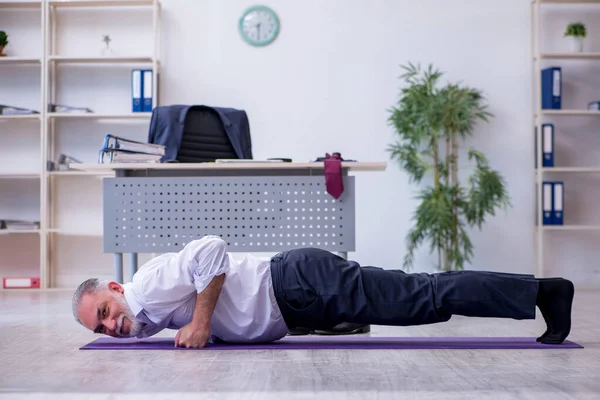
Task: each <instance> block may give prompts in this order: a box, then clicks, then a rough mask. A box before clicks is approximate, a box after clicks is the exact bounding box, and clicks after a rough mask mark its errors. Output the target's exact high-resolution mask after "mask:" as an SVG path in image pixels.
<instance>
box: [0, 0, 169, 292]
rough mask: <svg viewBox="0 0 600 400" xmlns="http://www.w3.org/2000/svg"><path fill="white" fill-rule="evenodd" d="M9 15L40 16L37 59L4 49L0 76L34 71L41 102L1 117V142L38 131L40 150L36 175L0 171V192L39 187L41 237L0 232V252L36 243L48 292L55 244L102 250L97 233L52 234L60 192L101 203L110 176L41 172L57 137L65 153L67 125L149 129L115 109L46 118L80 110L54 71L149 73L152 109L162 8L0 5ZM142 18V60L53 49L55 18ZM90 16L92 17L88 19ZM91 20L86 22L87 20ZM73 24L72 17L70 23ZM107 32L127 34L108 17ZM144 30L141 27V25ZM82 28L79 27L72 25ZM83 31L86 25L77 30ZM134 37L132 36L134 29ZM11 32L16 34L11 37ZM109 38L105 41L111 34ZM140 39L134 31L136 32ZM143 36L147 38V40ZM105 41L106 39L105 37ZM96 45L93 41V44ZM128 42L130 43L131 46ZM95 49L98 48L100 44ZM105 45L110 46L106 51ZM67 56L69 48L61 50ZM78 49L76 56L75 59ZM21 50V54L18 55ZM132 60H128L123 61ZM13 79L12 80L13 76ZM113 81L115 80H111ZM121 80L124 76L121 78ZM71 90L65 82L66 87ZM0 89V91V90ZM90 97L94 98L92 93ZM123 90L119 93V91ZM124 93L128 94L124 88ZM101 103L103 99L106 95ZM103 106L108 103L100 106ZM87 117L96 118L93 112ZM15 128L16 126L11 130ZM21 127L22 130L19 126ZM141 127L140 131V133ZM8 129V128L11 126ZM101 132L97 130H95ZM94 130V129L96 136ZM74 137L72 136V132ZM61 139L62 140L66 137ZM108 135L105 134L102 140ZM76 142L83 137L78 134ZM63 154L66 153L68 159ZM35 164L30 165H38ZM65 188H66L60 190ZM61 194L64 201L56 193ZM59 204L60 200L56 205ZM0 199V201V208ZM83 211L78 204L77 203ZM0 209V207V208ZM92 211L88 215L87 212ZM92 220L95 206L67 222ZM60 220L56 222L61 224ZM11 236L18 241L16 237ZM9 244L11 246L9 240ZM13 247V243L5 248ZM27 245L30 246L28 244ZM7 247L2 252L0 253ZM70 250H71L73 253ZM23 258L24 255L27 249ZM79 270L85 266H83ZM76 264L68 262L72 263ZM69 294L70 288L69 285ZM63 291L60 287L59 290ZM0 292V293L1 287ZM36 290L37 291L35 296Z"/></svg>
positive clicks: (140, 116)
mask: <svg viewBox="0 0 600 400" xmlns="http://www.w3.org/2000/svg"><path fill="white" fill-rule="evenodd" d="M4 9H11V12H20V11H22V10H26V11H27V12H32V10H37V11H39V21H40V32H41V34H40V37H39V41H40V42H39V45H40V48H41V54H31V55H30V54H23V55H21V54H15V55H11V54H10V53H13V52H9V51H8V50H9V49H8V48H7V49H6V50H5V52H6V53H9V55H8V56H7V57H0V70H2V68H3V67H5V66H8V67H12V68H13V69H14V67H15V66H17V67H20V66H27V68H39V79H40V94H39V96H40V99H39V108H37V110H38V111H39V114H34V115H17V116H7V115H0V134H2V135H4V134H7V133H5V132H4V131H3V127H4V126H8V125H9V124H11V125H10V128H7V129H11V130H15V131H16V130H17V128H19V127H21V126H30V125H29V124H38V125H39V147H40V155H39V157H38V158H37V159H38V161H37V162H39V164H37V165H36V166H35V171H31V172H30V171H26V172H21V171H16V172H15V171H12V170H11V171H7V170H4V169H3V168H0V184H1V183H2V182H17V181H21V180H38V181H39V199H35V200H36V201H37V200H39V221H40V229H39V230H18V229H13V230H8V229H4V230H0V252H2V240H6V239H5V238H6V237H21V235H30V236H31V235H37V237H39V241H38V242H39V249H31V250H35V252H37V251H38V250H39V277H40V282H41V289H42V290H44V289H48V290H51V289H54V288H56V284H55V282H53V276H54V275H55V274H56V272H57V268H58V265H57V264H59V263H60V261H59V259H60V258H61V257H64V256H63V255H62V254H61V251H60V249H57V248H56V244H57V241H58V240H57V237H67V241H71V240H90V239H92V240H94V244H93V248H94V249H101V248H102V231H101V229H100V230H99V229H98V227H97V226H95V225H94V224H92V225H94V226H89V227H88V226H85V225H82V224H79V226H78V224H72V225H69V224H67V225H65V226H57V224H56V219H57V215H56V214H57V209H58V208H59V207H61V201H64V198H65V196H68V195H69V193H66V194H65V193H64V190H65V188H67V189H66V190H68V191H71V192H78V193H74V194H73V196H75V195H81V193H84V196H85V192H86V191H89V190H90V187H93V188H95V190H96V191H95V192H94V195H95V196H96V197H98V196H101V191H100V188H101V183H102V178H103V177H105V176H113V175H114V174H109V173H106V172H82V171H52V170H47V164H48V162H49V161H56V157H57V156H58V153H60V152H61V151H60V150H59V147H60V146H61V142H60V141H61V135H63V134H70V135H71V136H69V137H68V139H64V140H63V143H62V145H64V141H65V140H69V139H73V138H75V139H77V132H75V135H73V132H67V131H69V129H67V128H69V126H68V125H69V124H75V125H76V128H75V130H84V131H87V130H90V131H93V129H92V128H93V127H98V126H99V124H109V125H110V126H111V127H117V128H119V129H127V126H130V125H128V124H136V127H137V128H138V130H141V129H145V130H147V127H148V124H149V122H150V117H151V113H150V112H144V113H141V112H140V113H133V112H131V106H130V105H129V108H123V107H119V109H118V110H117V111H116V112H115V110H109V111H106V110H104V111H103V110H98V112H93V113H85V114H83V113H82V114H78V113H53V112H48V108H47V105H48V104H50V103H54V104H57V103H58V104H68V105H74V106H79V104H69V103H68V102H64V103H61V102H60V101H59V99H60V97H61V94H62V93H67V94H68V92H69V91H70V90H74V89H78V87H77V86H76V85H78V84H79V83H80V82H78V81H76V82H74V83H72V84H70V85H66V84H63V85H61V83H62V82H59V81H58V79H59V77H60V76H61V69H63V68H69V73H70V72H71V71H73V70H76V69H83V68H85V69H86V71H87V70H91V69H93V70H94V71H95V72H94V73H95V74H96V75H94V77H96V76H100V75H102V74H103V73H104V72H105V71H115V70H116V71H117V73H120V72H123V70H124V71H125V72H126V73H127V75H128V76H130V71H131V69H133V68H136V67H140V68H144V69H152V71H153V74H152V76H153V82H152V83H153V84H152V92H153V93H152V98H153V100H154V104H153V106H156V105H158V104H159V102H158V80H159V75H160V57H159V54H160V50H161V49H160V38H161V4H160V2H159V0H25V1H23V0H13V1H2V0H0V10H4ZM141 10H144V12H147V13H149V15H150V19H149V20H147V19H145V17H144V25H145V26H147V27H148V29H149V31H147V32H144V33H145V34H147V36H146V37H148V38H149V37H150V36H151V39H149V40H151V43H150V42H149V41H148V40H147V41H146V42H145V44H147V46H144V47H146V48H148V51H147V52H146V53H145V54H135V51H136V50H137V46H130V48H129V50H128V51H121V52H120V53H118V54H116V55H107V56H103V55H101V54H100V45H99V46H98V51H96V53H97V54H93V50H92V51H91V52H92V54H80V53H82V52H84V51H89V50H88V47H89V46H88V47H84V46H78V51H76V52H75V54H69V53H65V52H63V51H61V46H60V39H61V38H60V33H61V32H60V31H61V29H60V27H59V23H58V21H59V18H61V15H62V14H61V13H68V14H69V15H71V16H73V15H75V17H74V18H75V19H72V20H71V22H73V21H75V25H77V23H78V19H79V15H80V14H76V13H80V12H84V13H90V12H94V13H96V12H98V11H100V12H109V13H110V12H116V13H117V14H115V15H117V16H118V15H119V14H122V13H123V12H133V13H137V12H138V11H141ZM91 15H95V14H91ZM89 16H90V14H88V18H89ZM71 18H73V17H71ZM107 20H108V21H109V23H110V24H111V25H110V26H111V27H113V26H116V28H117V29H116V30H117V31H118V32H119V33H121V36H120V37H119V39H122V37H123V35H124V33H127V30H129V29H130V27H129V26H128V25H127V24H124V23H121V24H120V25H117V24H119V22H113V21H112V17H109V18H108V19H107ZM146 22H147V24H146ZM79 25H80V26H82V25H81V24H79ZM83 26H85V25H83ZM133 29H135V28H133ZM133 29H131V30H130V31H129V32H128V34H130V35H132V36H131V37H134V36H133V35H136V30H133ZM15 30H16V29H15ZM110 32H111V31H110V30H109V32H107V33H109V34H110ZM137 32H139V31H137ZM8 33H9V35H10V37H11V38H15V37H17V35H15V34H13V35H11V32H8ZM148 35H149V36H148ZM111 36H112V35H111ZM99 39H100V38H98V40H99ZM130 40H134V39H130ZM98 43H100V40H99V42H98ZM111 44H112V43H111ZM15 47H17V45H14V46H13V49H12V50H14V53H18V51H16V49H15ZM64 47H65V48H67V47H68V46H66V45H65V46H64ZM82 49H84V50H83V51H80V50H82ZM22 52H24V50H22V49H21V53H22ZM130 53H133V54H130ZM15 73H18V71H16V72H15ZM113 73H114V72H113ZM122 75H124V73H123V74H122ZM69 83H71V82H69ZM94 83H95V82H86V85H90V87H92V85H94ZM1 89H2V88H0V90H1ZM91 90H94V89H93V88H92V89H91ZM124 90H125V89H124ZM126 90H127V91H129V90H130V89H129V86H128V87H127V88H126ZM105 93H106V92H105ZM105 95H106V94H105ZM107 103H108V102H107ZM81 105H82V106H86V105H85V104H81ZM94 111H96V110H95V109H94ZM16 124H18V125H16ZM24 124H27V125H24ZM62 124H67V126H66V128H65V127H63V126H62ZM123 124H125V128H123ZM139 124H142V125H139ZM13 125H14V126H13ZM102 127H103V125H101V128H100V129H103V128H102ZM97 130H98V129H96V131H97ZM71 131H73V129H71ZM65 132H66V133H65ZM106 133H108V132H106ZM82 134H87V132H84V133H82ZM77 140H79V141H80V143H79V144H80V145H81V143H83V145H81V146H82V150H85V151H84V152H87V153H88V157H87V159H85V158H84V159H83V160H82V161H84V162H95V160H92V159H90V157H89V154H91V152H94V151H95V153H96V154H97V151H98V150H99V149H100V143H97V142H96V141H94V142H93V143H85V141H84V142H81V140H82V139H81V138H79V139H77ZM67 153H68V152H67ZM69 155H71V156H73V157H76V158H79V157H78V156H77V155H76V154H69ZM37 162H36V163H37ZM65 182H68V184H66V185H65ZM61 190H63V193H61ZM61 196H62V197H61ZM87 196H88V197H91V196H92V195H91V194H89V193H88V194H87ZM1 199H2V196H1V194H0V200H1ZM83 203H85V202H83ZM70 205H71V203H70V202H69V203H68V205H66V206H63V207H62V211H63V214H65V213H64V208H65V207H70ZM0 206H2V204H1V203H0ZM90 210H93V211H90ZM77 213H79V214H81V213H84V214H85V213H87V214H91V213H93V214H94V215H92V216H91V217H90V218H92V219H99V218H100V216H101V209H98V208H97V207H95V205H93V204H92V205H90V206H89V207H88V208H87V209H85V208H81V209H78V210H75V213H74V214H77ZM78 217H79V216H78V215H75V216H74V217H73V220H77V218H78ZM0 218H2V217H0ZM64 219H65V218H64V216H63V220H64ZM17 235H18V236H17ZM11 240H13V239H11ZM11 243H12V242H11ZM27 243H29V242H27ZM62 245H63V246H66V247H70V246H71V244H70V243H68V244H64V243H63V244H62ZM6 246H7V245H4V247H5V248H6ZM73 246H76V244H75V245H73ZM26 251H29V249H27V250H26ZM89 256H90V257H92V258H100V257H102V256H103V254H102V253H101V250H99V253H98V254H90V255H89ZM82 261H83V262H85V260H82ZM73 263H75V261H73ZM107 266H108V268H107V272H108V274H110V272H111V270H110V264H107ZM5 275H6V271H3V270H2V265H1V264H0V277H1V276H5ZM68 286H72V284H71V283H69V284H68ZM63 287H64V285H63ZM0 290H3V289H2V288H1V287H0ZM38 290H39V289H38Z"/></svg>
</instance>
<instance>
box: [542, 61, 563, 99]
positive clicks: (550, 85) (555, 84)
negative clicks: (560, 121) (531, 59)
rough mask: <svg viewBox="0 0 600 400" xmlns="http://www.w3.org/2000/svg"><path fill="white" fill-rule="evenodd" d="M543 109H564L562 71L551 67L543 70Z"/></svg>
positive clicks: (559, 68)
mask: <svg viewBox="0 0 600 400" xmlns="http://www.w3.org/2000/svg"><path fill="white" fill-rule="evenodd" d="M541 87H542V109H544V110H560V109H561V107H562V69H561V67H550V68H545V69H543V70H542V82H541Z"/></svg>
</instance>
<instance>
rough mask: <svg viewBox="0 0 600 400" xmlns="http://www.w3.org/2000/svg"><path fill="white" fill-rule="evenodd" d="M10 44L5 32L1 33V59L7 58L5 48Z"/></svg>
mask: <svg viewBox="0 0 600 400" xmlns="http://www.w3.org/2000/svg"><path fill="white" fill-rule="evenodd" d="M7 44H8V35H7V34H6V32H4V31H0V57H5V56H6V54H4V47H5V46H6V45H7Z"/></svg>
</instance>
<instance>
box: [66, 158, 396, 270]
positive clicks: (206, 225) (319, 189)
mask: <svg viewBox="0 0 600 400" xmlns="http://www.w3.org/2000/svg"><path fill="white" fill-rule="evenodd" d="M70 167H71V168H74V169H78V170H82V171H88V172H98V173H107V172H108V173H112V172H114V176H113V177H105V178H104V179H103V229H104V232H103V237H104V242H103V248H104V252H105V253H114V271H115V280H116V281H117V282H123V254H125V253H129V254H130V272H131V275H132V276H133V274H134V273H135V272H136V271H137V267H138V266H137V264H138V261H137V260H138V258H137V256H138V254H139V253H165V252H176V251H179V250H181V249H182V247H183V246H185V245H186V244H187V243H188V242H190V241H191V240H195V239H199V238H201V237H203V236H204V235H207V234H210V235H218V236H221V237H222V238H223V239H224V240H225V241H226V242H227V244H228V250H229V251H231V252H279V251H284V250H289V249H293V248H298V247H308V246H310V247H319V248H323V249H325V250H329V251H332V252H337V253H338V254H340V255H342V256H343V257H347V253H348V252H349V251H354V249H355V200H354V198H355V176H350V175H349V174H348V173H349V172H350V171H383V170H385V168H386V163H385V162H378V163H370V162H367V163H364V162H343V163H342V179H343V182H344V193H343V194H342V195H341V197H340V198H338V199H334V198H333V197H332V196H331V195H329V194H328V193H327V189H326V183H325V176H324V168H323V167H324V165H323V163H322V162H309V163H269V162H264V163H261V162H247V163H245V162H244V163H240V162H236V163H198V164H191V163H182V164H179V163H165V164H71V165H70Z"/></svg>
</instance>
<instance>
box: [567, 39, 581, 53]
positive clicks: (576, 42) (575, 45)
mask: <svg viewBox="0 0 600 400" xmlns="http://www.w3.org/2000/svg"><path fill="white" fill-rule="evenodd" d="M569 40H570V41H571V50H572V51H574V52H576V53H582V52H583V38H582V37H581V36H569Z"/></svg>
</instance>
